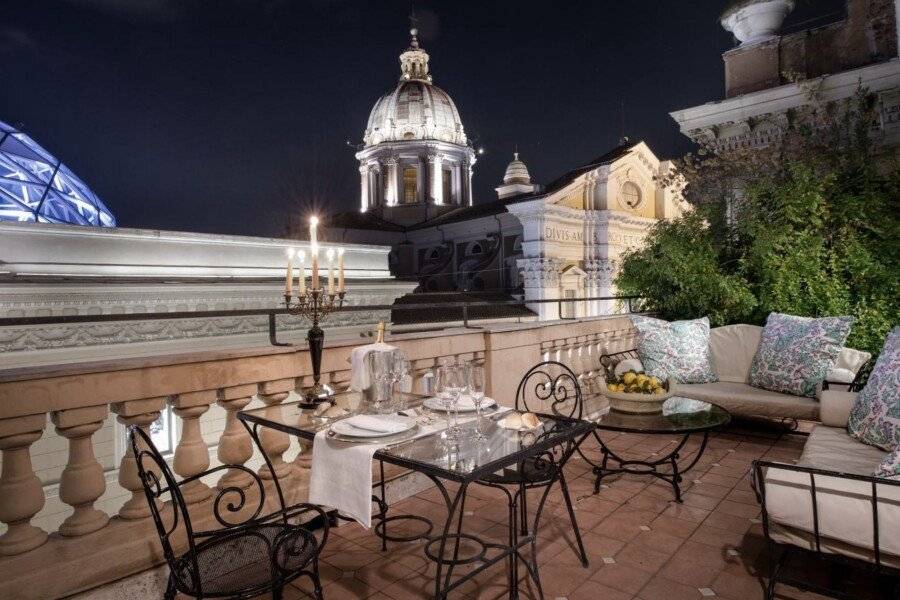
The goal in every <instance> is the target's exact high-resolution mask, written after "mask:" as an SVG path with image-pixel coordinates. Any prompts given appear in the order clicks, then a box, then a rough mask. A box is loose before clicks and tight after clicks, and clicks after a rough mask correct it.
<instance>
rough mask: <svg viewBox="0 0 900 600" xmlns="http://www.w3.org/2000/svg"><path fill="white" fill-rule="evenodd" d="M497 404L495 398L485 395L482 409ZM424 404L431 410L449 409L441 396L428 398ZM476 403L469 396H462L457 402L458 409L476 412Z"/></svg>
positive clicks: (444, 410) (462, 411)
mask: <svg viewBox="0 0 900 600" xmlns="http://www.w3.org/2000/svg"><path fill="white" fill-rule="evenodd" d="M496 405H497V401H496V400H494V399H493V398H488V397H487V396H485V397H484V400H482V401H481V410H488V409H491V408H493V407H494V406H496ZM422 406H424V407H425V408H427V409H429V410H436V411H439V412H447V409H446V408H445V407H444V403H443V402H441V399H440V398H426V399H425V400H424V401H423V402H422ZM475 410H476V409H475V403H474V402H472V399H471V398H470V397H468V396H462V397H460V399H459V402H457V404H456V411H457V412H461V413H467V412H475Z"/></svg>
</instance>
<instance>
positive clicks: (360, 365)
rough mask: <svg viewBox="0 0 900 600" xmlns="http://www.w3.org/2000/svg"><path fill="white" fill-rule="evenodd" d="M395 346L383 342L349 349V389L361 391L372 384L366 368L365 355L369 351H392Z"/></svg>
mask: <svg viewBox="0 0 900 600" xmlns="http://www.w3.org/2000/svg"><path fill="white" fill-rule="evenodd" d="M396 349H397V347H396V346H391V345H390V344H385V343H383V342H382V343H380V344H379V343H377V342H376V343H374V344H366V345H365V346H357V347H356V348H354V349H353V350H351V351H350V389H351V390H353V391H354V392H361V391H363V390H364V389H366V388H368V387H369V386H370V385H372V382H371V381H369V371H368V369H366V356H367V355H368V354H369V353H370V352H393V351H394V350H396Z"/></svg>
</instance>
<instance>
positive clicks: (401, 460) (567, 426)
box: [237, 391, 594, 482]
mask: <svg viewBox="0 0 900 600" xmlns="http://www.w3.org/2000/svg"><path fill="white" fill-rule="evenodd" d="M401 398H402V401H403V408H402V409H401V412H406V413H408V414H410V415H412V414H417V415H419V416H420V417H422V418H427V419H430V420H431V421H432V422H434V423H440V422H441V420H442V419H443V418H444V413H442V412H439V411H430V410H428V409H426V408H424V407H423V406H422V402H423V401H424V400H425V398H426V397H425V396H420V395H416V394H402V395H401ZM333 400H334V401H335V406H337V407H340V408H343V409H345V410H346V411H347V412H346V413H345V414H343V415H341V416H339V417H337V418H328V417H324V416H319V415H317V414H316V412H315V411H314V410H313V409H308V408H302V407H300V405H299V401H298V402H290V403H285V404H281V405H279V406H278V407H275V408H278V409H280V410H276V411H273V410H271V409H270V407H261V408H255V409H251V410H243V411H241V412H239V413H238V415H237V416H238V419H240V420H241V421H243V422H245V423H248V424H250V425H251V426H257V427H268V428H271V429H276V430H279V431H283V432H285V433H288V434H291V435H295V436H297V437H299V438H301V439H305V440H313V439H314V438H315V436H316V434H317V433H318V432H320V431H322V430H325V429H328V428H330V427H331V425H332V424H333V423H335V422H336V421H338V420H340V419H345V418H348V417H350V416H353V415H355V414H360V413H362V412H366V410H365V409H366V405H365V404H364V403H363V401H362V397H361V394H360V393H358V392H349V391H348V392H341V393H338V394H336V395H335V396H333ZM498 409H499V407H495V408H492V409H485V410H483V411H482V415H483V416H482V431H483V433H484V439H482V440H479V441H476V440H474V439H471V438H470V437H469V436H466V435H463V436H462V437H461V439H460V440H459V442H458V443H456V444H453V445H452V447H450V445H448V444H447V443H445V442H446V436H445V434H444V433H443V432H440V431H439V432H435V433H431V434H428V435H425V436H422V437H416V435H419V432H418V427H417V428H415V429H413V430H412V431H410V432H408V433H405V434H400V435H397V436H386V437H381V438H377V439H376V440H374V443H378V444H385V447H384V448H381V449H379V450H378V451H376V453H375V457H376V458H377V459H380V460H384V461H385V462H389V463H392V464H397V465H399V466H402V467H407V468H409V469H412V470H417V471H422V472H425V473H426V474H432V475H434V476H437V477H440V478H443V479H449V480H453V481H469V482H470V481H475V480H478V479H481V478H483V477H485V476H486V475H489V474H491V473H493V472H495V471H497V470H499V469H502V468H503V467H506V466H509V465H515V464H516V463H518V462H519V461H521V460H522V459H523V458H526V457H528V456H531V455H535V454H540V453H542V452H545V451H547V450H549V449H551V448H553V447H555V446H558V445H560V444H562V443H564V442H567V441H570V440H574V439H576V438H579V437H584V436H585V435H587V434H588V433H589V432H590V431H591V430H592V429H593V428H594V425H593V424H592V423H590V422H586V421H583V420H579V419H574V418H568V417H564V416H557V415H547V414H541V415H539V419H540V422H541V424H540V426H539V427H537V428H536V429H532V430H528V431H518V430H513V429H505V428H503V427H501V426H500V425H499V424H498V421H499V420H500V419H502V418H503V417H505V416H507V415H508V414H510V413H511V412H516V411H503V412H501V411H500V410H498ZM461 416H462V415H461ZM471 416H473V417H474V413H471ZM472 425H474V423H473V422H470V423H463V424H462V426H463V428H464V429H465V427H466V426H472ZM251 433H252V432H251ZM463 433H464V434H465V431H464V432H463ZM348 443H350V442H348Z"/></svg>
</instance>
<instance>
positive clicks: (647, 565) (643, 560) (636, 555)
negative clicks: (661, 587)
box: [615, 544, 671, 573]
mask: <svg viewBox="0 0 900 600" xmlns="http://www.w3.org/2000/svg"><path fill="white" fill-rule="evenodd" d="M670 556H671V553H667V552H658V551H656V550H650V549H649V548H646V547H644V546H640V545H637V544H628V545H627V546H625V548H623V549H622V550H620V551H619V553H618V554H616V557H615V559H616V562H617V563H622V564H625V565H630V566H632V567H636V568H638V569H641V570H643V571H647V572H649V573H655V572H656V571H658V570H659V569H660V567H662V566H663V565H664V564H665V563H666V561H667V560H669V557H670Z"/></svg>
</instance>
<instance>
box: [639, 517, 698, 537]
mask: <svg viewBox="0 0 900 600" xmlns="http://www.w3.org/2000/svg"><path fill="white" fill-rule="evenodd" d="M699 526H700V524H699V523H696V522H694V521H685V520H684V519H679V518H677V517H671V516H669V515H660V516H658V517H656V518H655V519H654V520H653V522H652V523H650V527H652V528H653V529H656V530H659V531H665V532H666V533H669V534H671V535H674V536H676V537H680V538H685V539H687V538H689V537H690V536H691V534H692V533H693V532H694V530H695V529H697V527H699Z"/></svg>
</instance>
